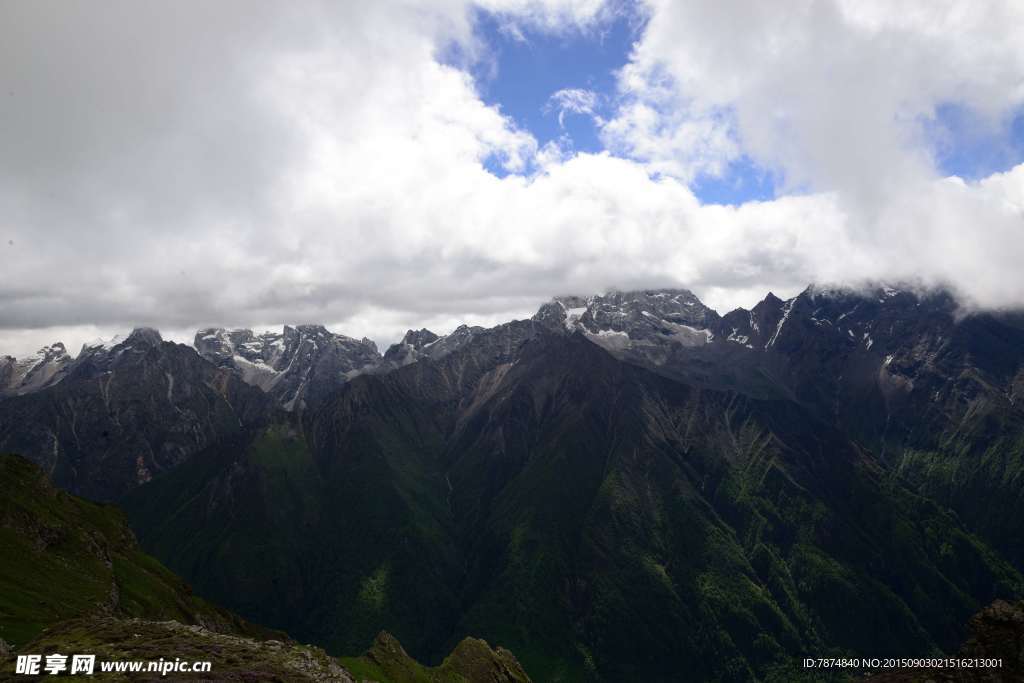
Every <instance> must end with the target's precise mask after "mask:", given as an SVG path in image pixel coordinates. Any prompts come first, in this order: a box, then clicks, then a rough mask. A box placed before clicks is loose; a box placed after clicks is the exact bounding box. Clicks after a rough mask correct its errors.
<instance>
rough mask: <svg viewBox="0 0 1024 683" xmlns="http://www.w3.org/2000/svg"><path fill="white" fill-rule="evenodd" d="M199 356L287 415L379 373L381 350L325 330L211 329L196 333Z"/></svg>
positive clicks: (317, 327) (315, 327)
mask: <svg viewBox="0 0 1024 683" xmlns="http://www.w3.org/2000/svg"><path fill="white" fill-rule="evenodd" d="M195 347H196V350H197V351H198V352H199V354H200V355H201V356H202V357H203V358H206V359H207V360H209V361H210V362H212V363H214V364H215V365H217V366H219V367H224V368H228V369H231V370H233V371H234V372H236V373H237V374H238V376H239V377H241V378H242V380H243V381H245V382H246V383H247V384H251V385H253V386H257V387H259V388H260V389H262V390H264V391H265V392H267V393H269V394H270V395H271V396H273V397H274V399H275V400H276V401H277V402H278V404H279V405H281V406H282V407H283V408H284V409H285V410H289V411H301V410H303V409H304V408H306V407H309V406H312V405H316V404H318V403H319V402H321V401H322V400H323V399H324V398H325V397H326V396H327V395H328V394H330V393H331V392H332V391H335V390H336V389H337V388H338V387H340V386H341V385H342V384H344V383H345V382H347V381H348V380H350V379H352V378H353V377H356V376H358V375H360V374H363V373H366V372H370V371H372V370H374V369H375V368H376V367H377V366H378V365H379V363H380V361H381V356H380V353H379V352H378V351H377V345H376V344H374V343H373V342H372V341H370V340H369V339H365V338H364V339H361V340H357V339H353V338H351V337H346V336H345V335H341V334H335V333H332V332H329V331H328V330H327V329H326V328H324V327H323V326H321V325H298V326H296V327H291V326H285V327H284V330H283V331H282V332H281V333H280V334H278V333H274V332H266V333H263V334H259V335H257V334H254V333H253V332H252V330H245V329H241V330H225V329H221V328H210V329H205V330H200V331H199V332H197V333H196V337H195Z"/></svg>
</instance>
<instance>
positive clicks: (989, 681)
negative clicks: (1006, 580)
mask: <svg viewBox="0 0 1024 683" xmlns="http://www.w3.org/2000/svg"><path fill="white" fill-rule="evenodd" d="M968 632H969V635H968V637H967V640H966V641H965V642H964V644H963V646H961V648H960V650H959V652H957V653H955V654H954V655H951V656H954V657H957V658H961V659H965V660H997V661H998V662H999V664H1000V666H998V667H993V666H986V667H981V666H973V667H964V668H956V669H953V668H942V669H921V668H919V669H903V670H896V671H886V672H883V673H879V674H876V675H874V676H870V677H868V678H867V679H865V680H867V681H870V682H871V683H1011V682H1014V681H1021V680H1024V602H1013V603H1011V602H1007V601H1005V600H996V601H994V602H993V603H992V604H990V605H989V606H988V607H985V608H984V609H982V610H981V611H980V612H978V613H977V614H975V615H974V616H973V617H971V619H970V622H969V623H968Z"/></svg>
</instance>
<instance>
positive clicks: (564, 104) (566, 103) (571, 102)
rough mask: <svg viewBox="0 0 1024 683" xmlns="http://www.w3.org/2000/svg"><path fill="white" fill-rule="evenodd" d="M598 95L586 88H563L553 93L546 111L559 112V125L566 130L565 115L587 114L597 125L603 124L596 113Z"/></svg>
mask: <svg viewBox="0 0 1024 683" xmlns="http://www.w3.org/2000/svg"><path fill="white" fill-rule="evenodd" d="M597 103H598V94H597V93H596V92H594V91H593V90H586V89H585V88H562V89H561V90H556V91H555V92H553V93H551V97H549V98H548V102H547V105H545V111H547V112H550V111H554V110H557V111H558V125H559V127H560V128H565V114H566V112H568V113H570V114H585V115H587V116H591V117H593V118H594V120H595V122H596V123H597V125H601V124H602V123H603V121H602V119H601V117H600V116H597V115H596V114H595V113H594V110H595V109H596V108H597Z"/></svg>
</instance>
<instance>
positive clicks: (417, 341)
mask: <svg viewBox="0 0 1024 683" xmlns="http://www.w3.org/2000/svg"><path fill="white" fill-rule="evenodd" d="M438 339H440V337H439V336H437V335H436V334H434V333H433V332H431V331H430V330H428V329H427V328H425V327H424V328H422V329H419V330H409V331H408V332H406V333H405V336H404V337H402V343H403V344H408V345H409V346H411V347H413V348H414V349H417V350H418V349H422V348H423V347H424V346H426V345H427V344H430V343H432V342H436V341H437V340H438Z"/></svg>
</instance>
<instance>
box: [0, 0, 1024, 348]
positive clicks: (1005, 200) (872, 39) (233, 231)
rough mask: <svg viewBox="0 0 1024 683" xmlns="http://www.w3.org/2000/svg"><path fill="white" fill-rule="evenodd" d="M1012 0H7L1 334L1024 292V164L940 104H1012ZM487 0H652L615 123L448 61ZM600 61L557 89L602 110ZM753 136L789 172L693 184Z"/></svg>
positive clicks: (574, 25) (5, 339)
mask: <svg viewBox="0 0 1024 683" xmlns="http://www.w3.org/2000/svg"><path fill="white" fill-rule="evenodd" d="M1019 7H1020V5H1019V4H1014V3H1010V2H1006V3H984V2H963V3H933V2H921V3H916V4H910V5H907V6H906V7H904V6H902V5H901V9H900V10H899V11H895V10H894V9H893V8H894V5H893V4H892V3H888V2H879V3H877V4H875V3H865V2H862V1H858V2H850V3H846V2H806V3H790V4H789V5H787V11H786V12H785V13H781V12H779V11H778V8H777V7H774V6H773V5H772V4H771V3H722V2H706V3H705V2H690V3H676V2H651V3H649V4H645V5H642V6H640V7H636V8H633V7H624V6H622V5H614V6H609V5H606V4H603V3H601V2H585V1H580V2H573V1H571V0H563V1H555V0H552V1H549V2H542V1H540V0H535V1H531V0H519V1H509V2H501V1H499V0H488V1H487V2H483V3H476V4H474V3H470V2H469V1H468V0H466V1H465V2H464V1H462V0H449V1H447V2H437V3H413V2H398V1H396V2H383V1H382V2H373V3H328V2H324V3H319V2H293V3H257V2H248V1H247V2H229V1H222V2H216V3H169V2H144V1H143V2H140V1H137V0H131V1H127V0H126V1H124V2H119V3H118V2H108V3H104V4H103V6H102V8H100V7H97V6H96V5H95V4H94V3H88V2H84V1H81V2H56V1H53V2H45V1H39V2H23V3H6V4H4V5H3V6H2V7H0V84H2V90H0V98H2V106H0V250H2V251H0V253H2V254H3V263H4V268H3V271H2V272H3V277H2V278H0V349H2V350H4V351H8V352H19V353H22V352H24V351H25V350H28V349H30V348H34V347H36V346H38V345H39V344H41V343H42V342H43V341H50V340H51V338H54V339H55V338H57V336H61V335H63V336H64V337H65V341H66V342H69V344H72V343H75V341H76V337H81V336H92V335H93V334H94V333H95V332H97V331H99V332H105V331H108V330H110V331H112V330H119V329H121V328H124V327H127V326H130V325H134V324H149V325H155V326H158V327H161V328H164V329H173V330H182V331H184V330H187V329H189V328H193V327H198V326H200V325H206V324H232V325H240V324H245V325H271V324H279V323H282V322H306V321H318V322H324V323H327V324H330V325H331V326H332V327H334V328H336V329H339V330H341V331H344V332H346V333H349V334H353V335H359V336H361V335H364V334H366V335H369V336H377V337H383V338H384V339H385V340H386V339H388V338H391V337H393V336H394V335H395V334H396V333H397V332H398V331H399V330H400V329H404V328H405V327H412V326H419V325H421V324H428V325H434V326H439V327H444V326H447V325H452V324H454V323H455V322H456V321H460V320H468V321H471V322H490V321H495V320H500V319H506V318H509V317H513V316H516V315H525V314H528V313H530V312H531V311H532V310H533V309H534V308H535V307H536V305H537V304H538V303H539V302H540V301H542V300H544V299H546V298H547V297H549V296H551V295H552V294H556V293H564V292H570V291H576V292H591V291H597V290H603V289H606V288H609V287H619V288H630V287H647V286H664V285H682V286H687V287H689V288H691V289H693V290H694V291H695V292H697V293H698V295H700V296H701V297H702V298H704V299H705V300H706V301H708V302H709V303H710V304H711V305H715V306H718V307H720V308H727V307H729V306H731V305H734V304H750V303H753V301H754V300H756V299H757V298H759V297H760V296H761V295H763V293H764V292H766V291H767V290H768V289H773V290H774V291H776V292H777V293H780V294H791V293H793V292H795V291H796V290H797V289H799V288H801V287H802V286H803V285H805V284H806V283H808V282H810V281H828V282H856V281H860V280H864V279H890V280H907V279H912V280H915V281H921V282H924V283H944V284H948V285H949V286H952V287H954V288H955V289H956V290H957V291H958V292H960V294H961V295H962V296H963V297H964V298H965V300H967V301H969V302H971V303H973V304H975V305H980V306H993V307H1006V306H1018V305H1022V304H1024V269H1022V268H1021V266H1020V264H1021V263H1024V165H1020V166H1016V167H1015V168H1012V169H1010V170H1008V171H1006V172H1005V173H999V174H996V175H993V176H991V177H988V178H984V179H981V180H975V181H971V182H964V181H962V180H960V179H958V178H943V177H942V175H943V174H942V173H940V172H939V171H938V166H937V163H936V161H935V157H936V154H937V149H938V148H939V147H938V146H940V145H941V135H940V134H939V133H941V131H938V132H937V131H936V121H937V120H938V119H937V113H936V112H937V111H938V109H939V108H940V107H942V106H948V105H950V104H953V105H956V106H959V107H963V108H965V109H967V110H969V111H971V112H973V113H974V114H975V115H976V118H977V121H978V125H979V126H987V127H990V128H991V130H992V131H994V132H993V134H994V135H998V134H999V131H1000V127H1001V126H1005V124H1006V121H1007V118H1008V117H1009V116H1012V115H1013V114H1014V112H1019V110H1020V107H1021V105H1022V100H1024V41H1020V40H1019V37H1020V36H1021V35H1024V17H1022V12H1021V10H1020V9H1019ZM481 8H482V9H483V10H486V11H491V12H495V13H498V14H500V15H501V16H502V19H503V21H505V22H507V24H508V25H509V26H511V27H513V28H514V27H516V26H518V27H521V28H522V29H523V30H529V31H540V32H549V33H558V32H584V33H586V32H594V34H595V35H598V34H599V32H600V30H601V26H602V24H603V23H604V22H607V21H609V17H610V16H612V15H613V14H614V13H615V12H623V11H630V12H638V13H640V14H641V15H643V17H644V19H645V22H646V23H645V24H644V28H643V29H642V31H641V33H640V34H639V35H638V41H637V43H636V45H635V46H634V51H633V54H632V57H631V60H630V62H629V63H628V64H625V65H624V68H623V69H622V71H621V72H620V74H619V91H618V92H617V93H613V94H611V96H613V97H614V99H615V111H614V116H612V117H610V118H607V119H599V120H598V125H599V129H600V133H601V136H602V140H603V141H604V143H605V145H606V146H607V148H608V150H609V151H607V152H604V153H601V154H596V155H592V154H571V153H569V152H568V151H566V149H563V148H560V147H558V146H555V145H551V144H549V145H543V146H542V145H539V144H538V142H537V141H536V140H535V139H534V138H533V136H532V135H531V134H530V133H529V132H528V131H525V130H521V129H519V128H517V127H516V125H515V124H514V122H512V121H511V120H509V119H508V118H507V117H505V116H504V115H503V114H502V112H501V111H500V110H499V109H497V108H495V107H489V106H487V105H485V104H484V102H483V101H482V100H481V98H480V96H479V88H478V84H477V83H475V82H474V80H473V77H472V76H471V75H470V66H471V64H468V63H467V64H463V65H451V64H450V63H446V62H444V61H443V60H441V59H440V57H439V55H441V54H442V53H444V52H445V51H446V50H447V49H448V48H449V47H450V46H452V45H453V44H456V45H459V46H461V49H460V51H459V52H460V54H463V55H467V59H468V60H473V59H484V58H485V55H486V51H487V45H486V44H485V43H484V42H483V40H482V39H481V38H480V37H479V36H478V35H477V34H476V33H475V32H474V26H473V17H474V13H475V12H477V11H480V10H481ZM582 85H583V84H566V90H565V91H562V92H561V94H556V93H552V96H553V97H554V99H553V102H555V103H556V104H557V105H558V107H560V109H561V110H568V111H573V112H576V113H582V114H588V113H590V111H589V110H590V109H592V107H591V106H590V105H588V102H589V100H587V98H586V97H584V95H586V92H585V91H584V90H581V89H574V88H576V87H577V86H582ZM566 93H571V95H572V96H570V95H568V94H566ZM588 96H589V95H588ZM741 157H745V158H749V159H752V160H753V161H754V162H756V163H757V164H759V165H760V166H762V167H763V168H767V169H770V170H771V171H772V172H773V173H775V174H776V175H777V176H778V178H780V188H781V190H780V194H779V197H778V198H777V199H774V200H772V201H765V202H750V203H746V204H743V205H740V206H718V205H703V204H701V203H700V202H699V201H698V199H697V198H696V197H695V195H694V194H693V192H692V191H691V189H690V185H689V184H690V183H691V182H692V181H693V180H694V179H695V178H697V177H700V176H701V175H702V174H703V175H707V174H712V175H713V174H726V176H725V177H728V175H727V174H728V171H729V168H730V164H731V163H733V162H735V161H736V160H737V159H739V158H741ZM496 165H497V166H500V167H501V168H502V169H503V172H502V173H499V174H495V173H492V172H491V171H490V170H488V168H491V169H493V168H495V167H496ZM182 334H184V332H182Z"/></svg>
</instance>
